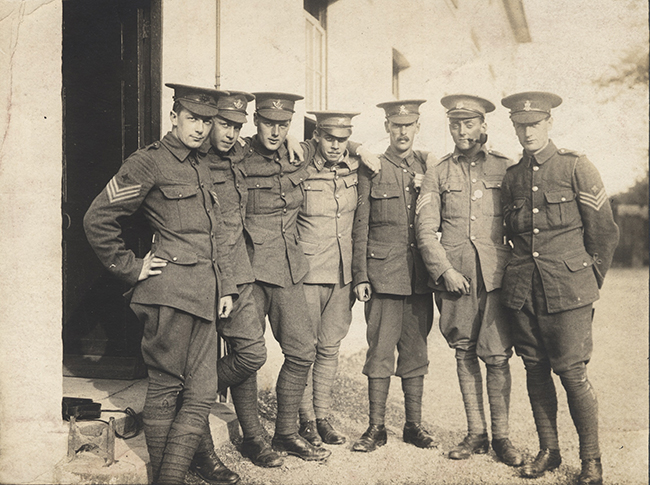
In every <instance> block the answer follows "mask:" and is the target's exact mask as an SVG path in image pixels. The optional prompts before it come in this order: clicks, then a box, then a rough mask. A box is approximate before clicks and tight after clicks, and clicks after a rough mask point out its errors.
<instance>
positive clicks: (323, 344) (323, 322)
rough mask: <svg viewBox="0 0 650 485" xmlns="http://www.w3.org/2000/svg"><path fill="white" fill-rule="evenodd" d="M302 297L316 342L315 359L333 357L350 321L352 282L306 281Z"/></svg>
mask: <svg viewBox="0 0 650 485" xmlns="http://www.w3.org/2000/svg"><path fill="white" fill-rule="evenodd" d="M304 288H305V298H306V299H307V307H308V309H309V313H310V318H311V322H312V325H313V331H314V341H315V342H316V354H317V359H318V358H319V356H320V357H324V358H326V359H330V358H336V357H337V356H338V353H339V347H340V346H341V340H343V338H344V337H345V336H346V335H347V334H348V330H349V329H350V323H351V322H352V304H353V303H354V294H353V293H352V289H351V285H350V284H348V285H344V286H341V285H340V284H336V285H311V284H305V285H304Z"/></svg>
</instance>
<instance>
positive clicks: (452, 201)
mask: <svg viewBox="0 0 650 485" xmlns="http://www.w3.org/2000/svg"><path fill="white" fill-rule="evenodd" d="M466 198H467V197H466V196H465V194H464V193H463V183H462V182H460V181H453V180H452V181H448V182H446V183H445V184H443V185H442V186H441V187H440V199H441V204H442V218H443V219H451V218H454V217H462V216H463V214H464V211H463V207H464V205H465V204H467V203H468V202H467V201H465V199H466Z"/></svg>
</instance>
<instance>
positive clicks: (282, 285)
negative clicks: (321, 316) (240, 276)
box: [240, 137, 316, 366]
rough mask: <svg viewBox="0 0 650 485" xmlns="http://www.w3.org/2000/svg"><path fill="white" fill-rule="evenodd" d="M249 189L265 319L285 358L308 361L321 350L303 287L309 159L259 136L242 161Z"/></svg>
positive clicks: (249, 223) (249, 226) (249, 220)
mask: <svg viewBox="0 0 650 485" xmlns="http://www.w3.org/2000/svg"><path fill="white" fill-rule="evenodd" d="M240 168H241V170H242V172H243V173H244V174H245V180H246V186H247V189H248V201H247V207H246V220H245V227H246V230H247V231H248V233H249V234H250V236H251V239H252V241H253V257H252V267H253V273H254V275H255V287H254V289H253V294H254V298H255V302H256V305H257V310H258V314H259V316H260V318H261V320H262V321H264V318H265V316H266V315H268V317H269V322H270V323H271V328H272V330H273V334H274V336H275V338H276V340H277V341H278V342H279V343H280V346H281V347H282V351H283V353H284V354H285V358H287V359H289V360H292V361H295V363H297V364H299V365H301V366H305V365H311V363H312V362H313V361H314V356H315V353H316V349H315V345H314V342H313V338H312V335H311V333H312V332H311V322H310V320H309V315H308V312H307V304H306V301H305V294H304V291H303V287H302V282H303V279H304V277H305V276H306V275H307V272H308V271H309V264H308V263H307V258H306V257H305V255H304V252H303V249H302V247H301V246H300V243H299V240H298V231H297V227H296V219H297V217H298V211H299V210H300V207H301V206H302V202H303V182H304V180H305V179H306V178H307V168H306V167H305V165H304V164H300V165H293V164H291V163H289V158H288V153H287V149H286V148H285V146H284V145H283V146H281V147H280V148H279V149H278V150H276V151H273V152H270V151H269V150H267V149H266V148H265V147H264V145H263V144H262V143H260V142H259V140H258V139H257V137H253V138H252V139H251V141H250V149H249V151H248V153H247V155H246V157H245V158H244V160H243V161H242V162H241V164H240Z"/></svg>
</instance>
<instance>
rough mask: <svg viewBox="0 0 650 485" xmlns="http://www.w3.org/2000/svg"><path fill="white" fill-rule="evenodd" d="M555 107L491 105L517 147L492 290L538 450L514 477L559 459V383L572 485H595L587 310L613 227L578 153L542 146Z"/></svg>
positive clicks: (519, 97)
mask: <svg viewBox="0 0 650 485" xmlns="http://www.w3.org/2000/svg"><path fill="white" fill-rule="evenodd" d="M561 102H562V99H561V98H560V97H559V96H557V95H555V94H552V93H545V92H525V93H518V94H513V95H511V96H507V97H506V98H504V99H502V100H501V104H503V106H505V107H506V108H509V109H510V118H511V119H512V123H513V125H514V128H515V132H516V134H517V137H518V139H519V142H520V143H521V145H522V146H523V148H524V153H523V157H522V158H521V160H520V161H519V163H518V164H517V165H515V166H513V167H511V168H509V169H508V171H507V172H506V175H505V177H504V180H503V186H502V201H503V214H504V221H505V224H506V231H507V235H508V238H509V239H510V241H511V242H512V244H513V248H514V249H513V252H512V259H511V261H510V262H509V264H508V265H507V266H506V270H505V274H504V277H503V284H502V297H503V303H504V305H505V306H506V307H507V308H508V309H509V313H510V315H511V318H512V322H513V342H514V345H515V350H516V352H517V354H518V355H520V356H521V357H522V359H523V361H524V365H525V367H526V379H527V387H528V395H529V397H530V403H531V406H532V410H533V416H534V418H535V424H536V427H537V434H538V435H539V444H540V452H539V454H538V455H537V457H536V458H535V460H534V461H533V462H531V463H528V464H526V465H525V466H524V468H523V470H522V475H523V476H524V477H528V478H536V477H539V476H541V475H542V474H543V473H544V472H545V471H547V470H553V469H555V468H557V467H558V466H559V465H560V463H561V461H562V459H561V456H560V446H559V442H558V432H557V419H556V418H557V396H556V392H555V386H554V384H553V379H552V377H551V370H552V371H553V372H555V373H556V374H557V375H558V376H560V380H561V382H562V385H563V386H564V389H565V391H566V394H567V400H568V403H569V410H570V411H571V417H572V419H573V422H574V424H575V427H576V430H577V431H578V437H579V440H580V458H581V460H582V471H581V473H580V477H579V478H578V483H579V484H580V485H587V484H590V485H594V484H601V483H602V465H601V462H600V449H599V444H598V403H597V400H596V393H595V391H594V389H593V386H592V385H591V383H590V382H589V379H588V378H587V367H586V366H587V363H588V362H589V359H590V358H591V352H592V346H593V344H592V333H591V325H592V317H593V302H594V301H596V300H597V299H598V296H599V294H598V291H599V288H601V287H602V285H603V280H604V278H605V274H606V273H607V270H608V269H609V266H610V264H611V262H612V257H613V254H614V249H615V248H616V245H617V244H618V236H619V233H618V227H617V226H616V224H615V223H614V219H613V217H612V210H611V207H610V204H609V200H608V198H607V194H606V193H605V187H604V186H603V182H602V180H601V178H600V174H599V173H598V170H596V168H595V167H594V166H593V165H592V163H591V162H590V161H589V160H588V159H587V157H585V156H584V155H582V154H579V153H576V152H574V151H571V150H564V149H558V148H556V146H555V144H554V143H553V142H552V141H551V140H550V139H549V131H550V130H551V127H552V123H553V119H552V118H551V109H552V108H555V107H557V106H559V105H560V103H561Z"/></svg>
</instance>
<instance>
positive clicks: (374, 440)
mask: <svg viewBox="0 0 650 485" xmlns="http://www.w3.org/2000/svg"><path fill="white" fill-rule="evenodd" d="M387 440H388V436H387V435H386V427H385V426H384V425H383V424H381V425H378V424H371V425H370V426H368V429H367V430H366V431H365V433H363V434H362V435H361V438H359V441H357V442H356V443H355V444H354V446H352V451H363V452H366V453H369V452H371V451H375V450H376V449H377V448H378V447H380V446H384V445H385V444H386V441H387Z"/></svg>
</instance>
